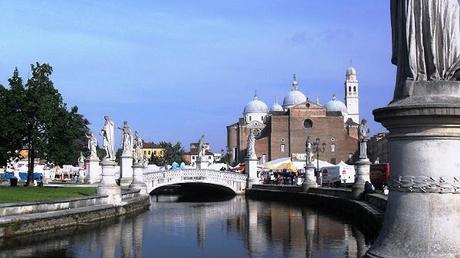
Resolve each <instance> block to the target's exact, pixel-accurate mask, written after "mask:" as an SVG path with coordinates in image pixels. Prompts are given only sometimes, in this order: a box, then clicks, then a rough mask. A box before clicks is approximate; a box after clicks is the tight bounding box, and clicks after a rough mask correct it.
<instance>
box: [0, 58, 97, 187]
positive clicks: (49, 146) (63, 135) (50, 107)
mask: <svg viewBox="0 0 460 258" xmlns="http://www.w3.org/2000/svg"><path fill="white" fill-rule="evenodd" d="M31 71H32V76H31V78H29V79H28V80H27V83H26V84H25V85H24V84H23V80H22V78H21V77H20V76H19V71H18V69H17V68H16V69H15V70H14V72H13V75H12V77H11V78H10V79H9V80H8V84H9V87H8V88H5V87H3V86H1V87H0V116H1V117H2V118H3V122H2V123H1V124H0V158H1V159H0V162H2V163H5V162H6V159H7V158H9V157H10V156H12V155H14V153H15V152H16V151H18V150H21V149H27V150H28V152H29V155H28V156H29V157H28V158H29V179H28V183H29V181H30V179H31V178H32V173H33V167H34V159H35V158H36V157H39V158H41V159H46V160H47V161H48V162H52V163H55V164H58V165H63V164H75V163H76V162H77V159H78V156H79V153H80V151H81V150H84V149H85V148H86V138H85V135H86V134H88V132H89V129H88V125H89V122H88V120H87V119H85V118H84V117H83V115H81V114H79V113H78V107H77V106H74V107H72V108H70V109H68V108H67V105H66V103H64V101H63V99H62V96H61V94H60V93H59V91H58V90H57V89H56V88H55V87H54V84H53V82H52V81H51V79H50V76H51V74H52V72H53V68H52V67H51V66H50V65H49V64H39V63H36V64H35V65H31Z"/></svg>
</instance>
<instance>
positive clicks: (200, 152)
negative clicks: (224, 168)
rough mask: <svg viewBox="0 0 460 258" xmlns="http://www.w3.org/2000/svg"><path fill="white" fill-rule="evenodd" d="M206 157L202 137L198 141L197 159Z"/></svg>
mask: <svg viewBox="0 0 460 258" xmlns="http://www.w3.org/2000/svg"><path fill="white" fill-rule="evenodd" d="M205 155H206V148H205V146H204V135H202V136H201V138H200V140H198V157H199V158H202V157H204V156H205Z"/></svg>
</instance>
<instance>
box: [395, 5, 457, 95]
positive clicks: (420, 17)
mask: <svg viewBox="0 0 460 258" xmlns="http://www.w3.org/2000/svg"><path fill="white" fill-rule="evenodd" d="M391 27H392V36H393V37H392V38H393V55H392V60H391V61H392V63H393V64H395V65H397V67H398V70H397V82H396V89H395V99H400V98H403V97H404V94H405V92H407V89H405V87H406V83H405V82H406V80H412V81H448V80H460V6H459V2H458V0H391Z"/></svg>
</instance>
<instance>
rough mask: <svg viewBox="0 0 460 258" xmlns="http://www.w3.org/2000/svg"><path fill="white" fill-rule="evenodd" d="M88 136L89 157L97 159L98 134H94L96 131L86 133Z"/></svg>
mask: <svg viewBox="0 0 460 258" xmlns="http://www.w3.org/2000/svg"><path fill="white" fill-rule="evenodd" d="M86 138H88V150H89V151H90V154H89V158H90V159H95V158H97V139H96V135H94V133H91V134H90V135H86Z"/></svg>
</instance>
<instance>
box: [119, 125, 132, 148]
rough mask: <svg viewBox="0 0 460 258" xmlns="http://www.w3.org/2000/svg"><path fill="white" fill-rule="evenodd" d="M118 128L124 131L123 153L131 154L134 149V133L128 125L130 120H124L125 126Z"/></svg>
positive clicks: (122, 140) (122, 139)
mask: <svg viewBox="0 0 460 258" xmlns="http://www.w3.org/2000/svg"><path fill="white" fill-rule="evenodd" d="M118 129H120V130H121V133H122V138H121V143H122V149H123V155H127V156H131V155H132V150H133V133H132V131H131V128H129V126H128V122H127V121H124V123H123V127H122V128H118Z"/></svg>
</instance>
